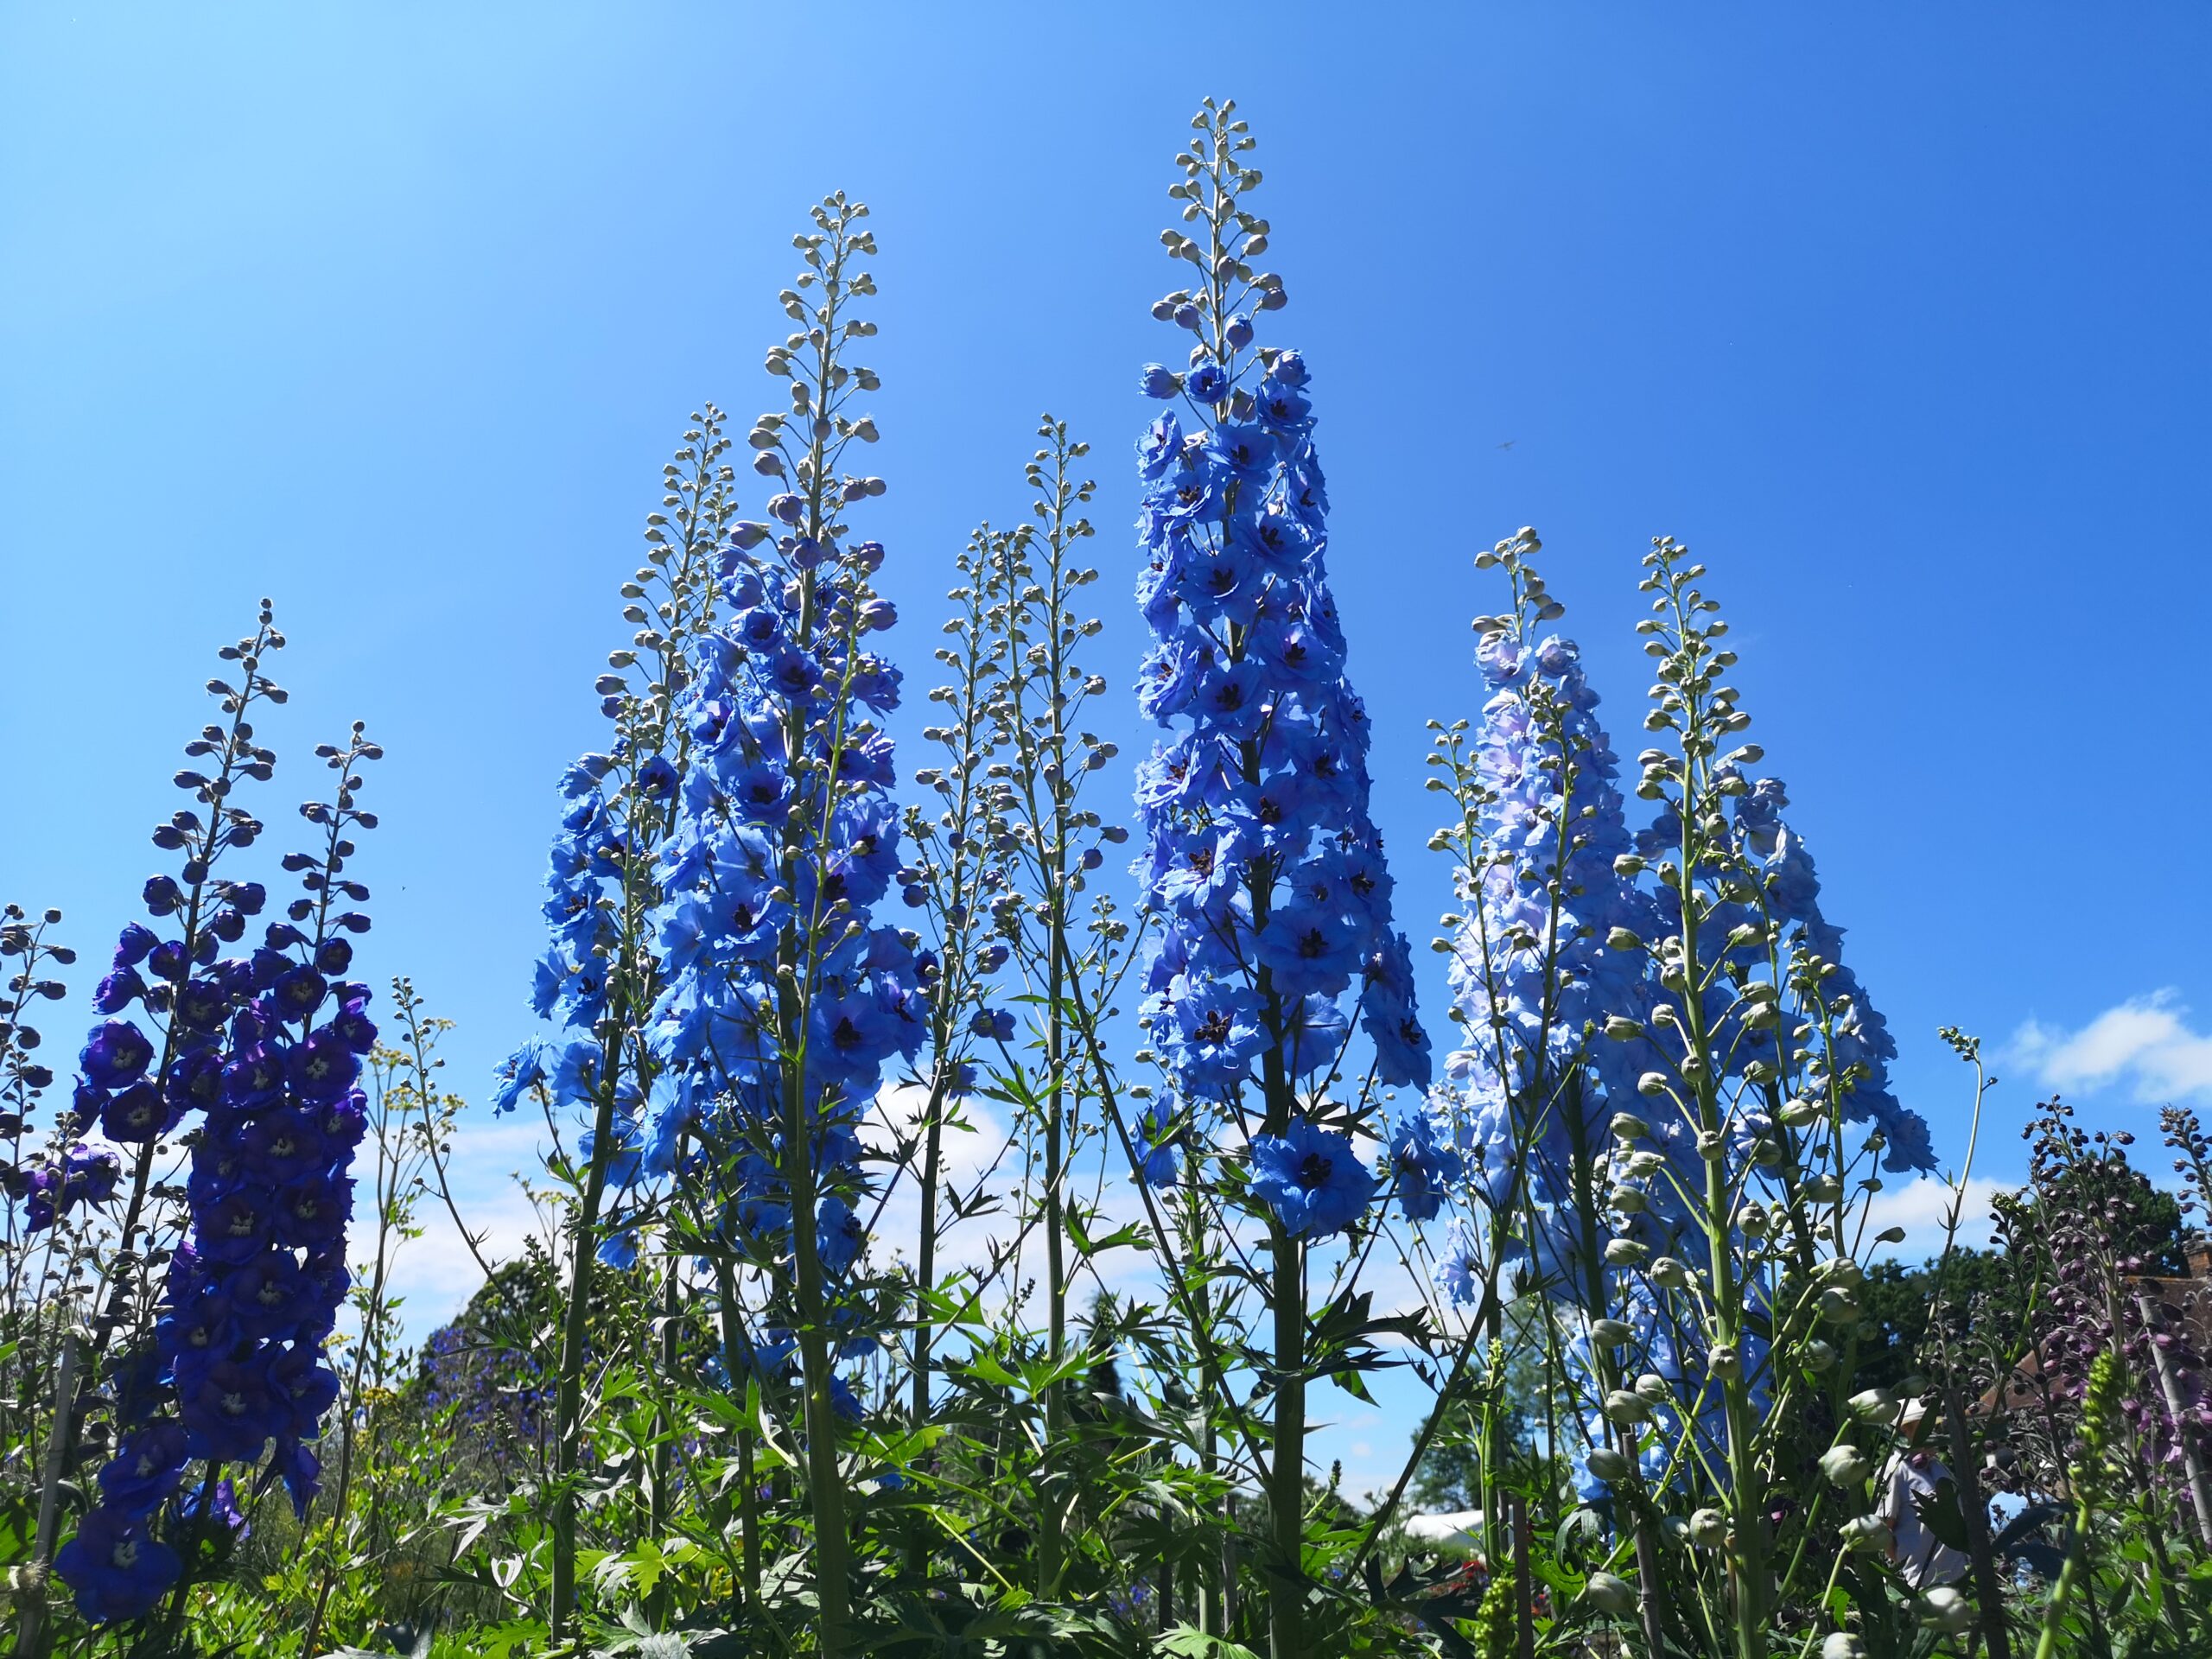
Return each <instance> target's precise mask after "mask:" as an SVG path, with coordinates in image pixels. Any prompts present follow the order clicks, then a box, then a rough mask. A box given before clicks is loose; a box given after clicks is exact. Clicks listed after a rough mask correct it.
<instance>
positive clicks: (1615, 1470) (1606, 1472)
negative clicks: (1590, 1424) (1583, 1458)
mask: <svg viewBox="0 0 2212 1659" xmlns="http://www.w3.org/2000/svg"><path fill="white" fill-rule="evenodd" d="M1587 1461H1588V1463H1589V1466H1590V1472H1591V1474H1592V1475H1593V1476H1595V1477H1596V1478H1598V1479H1599V1480H1602V1481H1605V1482H1606V1483H1607V1484H1614V1483H1618V1482H1619V1481H1624V1480H1626V1479H1627V1478H1628V1476H1629V1460H1628V1458H1627V1455H1626V1454H1625V1453H1624V1452H1619V1451H1618V1450H1616V1449H1615V1448H1614V1447H1612V1446H1592V1447H1591V1449H1590V1456H1589V1458H1588V1459H1587Z"/></svg>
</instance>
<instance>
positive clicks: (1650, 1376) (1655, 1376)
mask: <svg viewBox="0 0 2212 1659" xmlns="http://www.w3.org/2000/svg"><path fill="white" fill-rule="evenodd" d="M1636 1392H1637V1397H1638V1398H1639V1399H1643V1400H1646V1401H1649V1402H1650V1403H1651V1404H1653V1405H1655V1406H1656V1405H1661V1404H1663V1403H1664V1402H1665V1401H1666V1398H1667V1395H1668V1393H1669V1389H1668V1387H1667V1379H1666V1378H1665V1377H1663V1376H1660V1375H1659V1373H1658V1372H1656V1371H1646V1372H1644V1374H1643V1376H1639V1377H1637V1379H1636Z"/></svg>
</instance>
